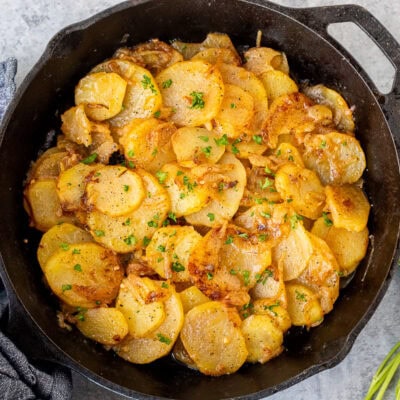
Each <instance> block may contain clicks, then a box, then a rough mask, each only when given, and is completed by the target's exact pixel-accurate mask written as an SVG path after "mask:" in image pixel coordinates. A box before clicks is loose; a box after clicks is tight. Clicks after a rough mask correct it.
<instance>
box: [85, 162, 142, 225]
mask: <svg viewBox="0 0 400 400" xmlns="http://www.w3.org/2000/svg"><path fill="white" fill-rule="evenodd" d="M144 197H145V191H144V186H143V182H142V179H141V177H140V176H139V175H138V174H136V173H135V172H134V171H132V170H130V169H128V168H126V167H123V166H121V165H106V166H104V167H102V168H99V169H97V170H96V173H95V174H92V175H90V180H89V181H88V183H87V184H86V188H85V203H86V206H87V207H88V208H89V209H91V208H92V207H94V208H96V209H97V210H98V211H100V212H102V213H104V214H107V215H109V216H110V217H120V216H123V215H128V214H129V213H131V212H133V211H134V210H136V209H137V208H138V207H139V206H140V205H141V204H142V201H143V199H144Z"/></svg>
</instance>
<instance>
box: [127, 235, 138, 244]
mask: <svg viewBox="0 0 400 400" xmlns="http://www.w3.org/2000/svg"><path fill="white" fill-rule="evenodd" d="M124 242H125V244H127V245H128V246H132V245H134V244H136V243H137V239H136V238H135V236H133V235H129V236H128V237H126V238H125V239H124Z"/></svg>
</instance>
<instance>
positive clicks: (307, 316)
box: [286, 282, 324, 327]
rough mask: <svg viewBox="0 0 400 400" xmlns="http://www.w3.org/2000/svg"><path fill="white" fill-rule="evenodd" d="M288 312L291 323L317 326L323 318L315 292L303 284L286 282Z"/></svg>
mask: <svg viewBox="0 0 400 400" xmlns="http://www.w3.org/2000/svg"><path fill="white" fill-rule="evenodd" d="M286 294H287V301H288V308H287V310H288V313H289V315H290V319H291V321H292V324H293V325H296V326H302V325H305V326H308V327H310V326H317V325H319V324H320V323H321V322H322V321H323V319H324V313H323V311H322V308H321V304H320V303H319V301H318V298H317V296H316V294H315V293H314V292H313V291H312V290H311V289H308V288H307V287H306V286H304V285H300V284H298V283H291V282H288V283H287V284H286Z"/></svg>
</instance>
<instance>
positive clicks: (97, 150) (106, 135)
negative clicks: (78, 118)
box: [88, 122, 119, 164]
mask: <svg viewBox="0 0 400 400" xmlns="http://www.w3.org/2000/svg"><path fill="white" fill-rule="evenodd" d="M91 135H92V144H91V145H90V146H89V149H88V150H89V153H90V154H97V158H96V161H97V162H99V163H102V164H108V163H109V161H110V157H111V155H112V154H113V153H114V152H116V151H118V150H119V146H118V144H117V143H116V142H115V141H114V138H113V137H112V135H111V130H110V128H109V125H108V123H107V122H103V123H101V122H99V123H93V124H92V131H91Z"/></svg>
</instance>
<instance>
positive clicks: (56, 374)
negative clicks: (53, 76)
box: [0, 58, 72, 400]
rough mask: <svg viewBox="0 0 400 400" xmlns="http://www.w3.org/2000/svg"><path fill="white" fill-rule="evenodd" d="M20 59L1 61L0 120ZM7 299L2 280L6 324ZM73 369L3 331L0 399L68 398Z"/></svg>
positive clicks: (0, 303) (0, 315)
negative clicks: (44, 360)
mask: <svg viewBox="0 0 400 400" xmlns="http://www.w3.org/2000/svg"><path fill="white" fill-rule="evenodd" d="M16 72H17V60H16V59H15V58H9V59H7V60H6V61H5V62H0V122H1V119H2V118H3V116H4V113H5V111H6V107H7V106H8V104H9V102H10V100H11V98H12V96H13V94H14V92H15V83H14V77H15V73H16ZM7 308H8V301H7V297H6V294H5V290H4V287H3V285H2V283H1V281H0V320H1V321H2V324H1V325H0V328H2V327H4V323H5V322H6V321H5V320H6V318H5V316H6V314H7ZM71 392H72V383H71V372H70V371H69V370H67V369H66V368H64V367H61V366H54V365H51V366H48V365H46V367H44V366H41V368H40V369H39V368H37V367H35V366H33V365H32V364H30V362H29V361H28V359H27V358H26V356H25V355H24V354H22V353H21V352H20V351H19V350H18V348H17V347H16V346H15V345H14V343H13V342H12V341H11V340H10V339H9V338H7V337H6V336H5V335H4V334H3V333H2V332H1V330H0V398H1V399H3V400H68V399H70V398H71Z"/></svg>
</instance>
